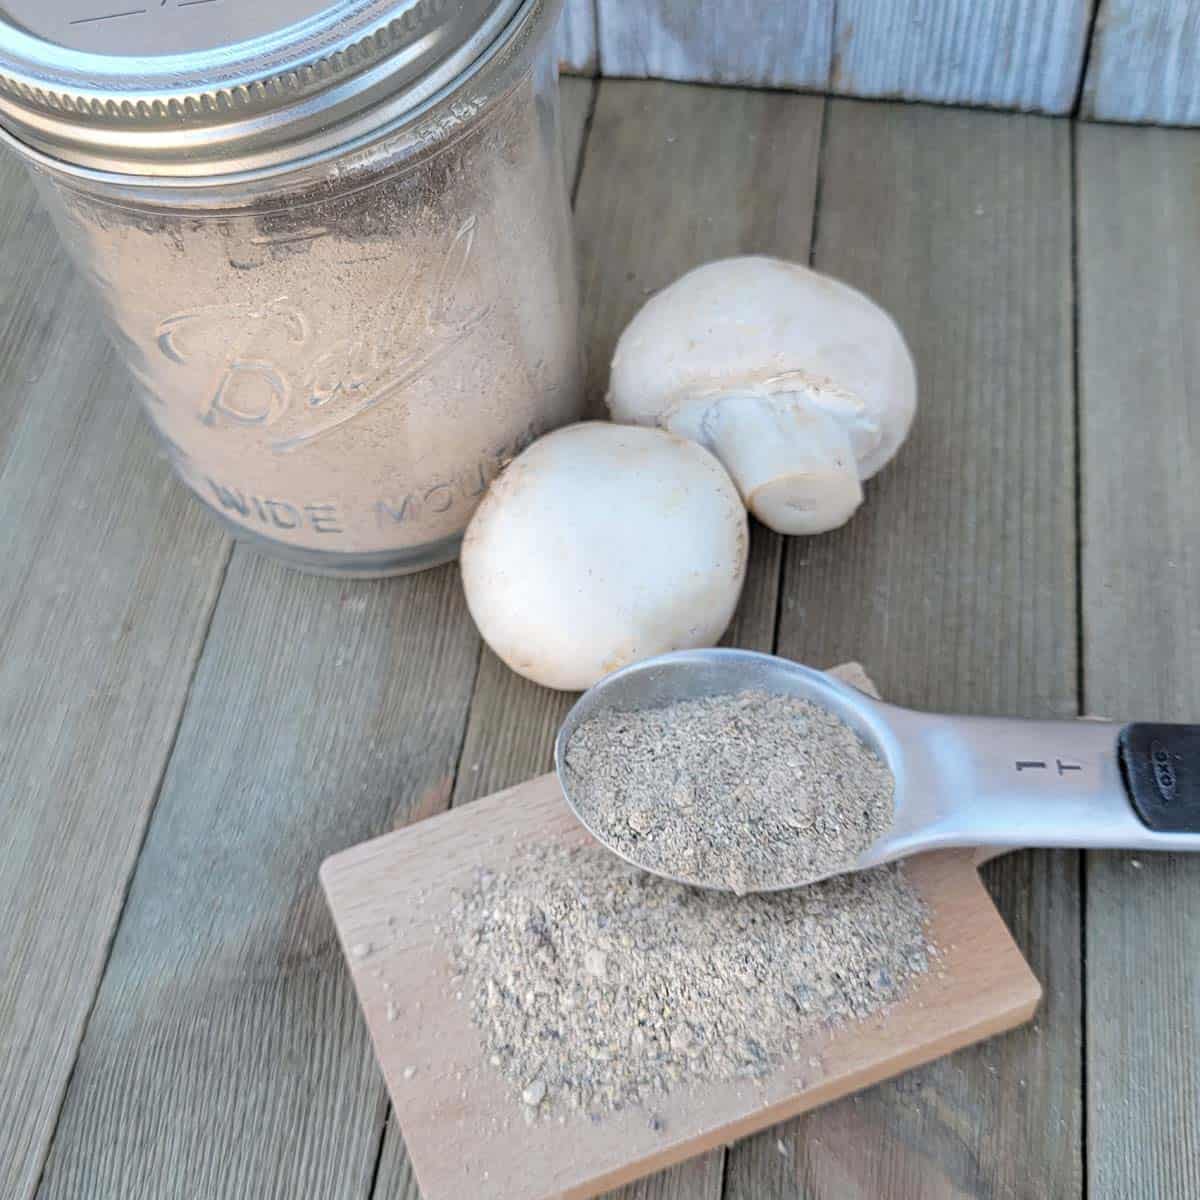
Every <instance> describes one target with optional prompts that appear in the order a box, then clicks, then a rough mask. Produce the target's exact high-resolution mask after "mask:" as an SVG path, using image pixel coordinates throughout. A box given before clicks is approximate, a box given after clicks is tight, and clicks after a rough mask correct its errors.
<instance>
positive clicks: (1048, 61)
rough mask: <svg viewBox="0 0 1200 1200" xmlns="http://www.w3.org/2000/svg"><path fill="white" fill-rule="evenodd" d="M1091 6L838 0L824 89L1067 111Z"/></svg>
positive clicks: (1029, 0) (1048, 0)
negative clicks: (831, 51)
mask: <svg viewBox="0 0 1200 1200" xmlns="http://www.w3.org/2000/svg"><path fill="white" fill-rule="evenodd" d="M1090 17H1091V0H991V2H990V3H987V4H979V3H976V2H975V0H917V2H916V3H909V4H893V3H889V2H887V0H838V5H837V27H836V29H835V31H834V49H833V67H832V70H831V72H830V87H831V89H832V90H833V91H835V92H841V93H843V94H844V95H850V96H899V97H903V98H905V99H908V100H935V101H938V102H940V103H946V104H978V105H988V106H994V107H998V108H1019V109H1032V110H1035V111H1038V112H1048V113H1067V112H1070V111H1071V110H1072V108H1073V107H1074V105H1075V97H1076V95H1077V93H1078V91H1079V77H1080V73H1081V72H1082V70H1083V58H1084V51H1085V49H1086V46H1087V35H1088V25H1089V21H1090Z"/></svg>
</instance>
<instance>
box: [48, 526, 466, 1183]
mask: <svg viewBox="0 0 1200 1200" xmlns="http://www.w3.org/2000/svg"><path fill="white" fill-rule="evenodd" d="M477 655H478V640H477V637H476V635H475V632H474V629H473V627H472V626H471V623H470V619H469V617H468V616H467V613H466V608H465V604H464V603H463V600H462V596H461V592H460V589H459V586H458V579H457V575H456V573H455V571H454V570H453V569H452V568H444V569H442V570H439V571H434V572H429V573H426V574H424V575H420V576H414V577H411V578H408V579H404V580H397V581H394V582H391V583H374V584H368V583H358V584H351V583H343V582H339V581H337V580H325V579H312V578H305V577H303V576H299V575H296V574H294V573H291V572H288V571H286V570H284V569H282V568H281V567H279V566H277V565H276V564H273V563H270V562H267V561H266V560H263V559H260V558H258V557H256V556H255V555H254V554H252V553H250V552H248V551H247V550H245V549H244V548H241V547H239V548H238V549H237V550H235V552H234V556H233V560H232V562H231V564H230V567H229V573H228V576H227V578H226V581H225V586H224V588H223V589H222V592H221V597H220V600H219V602H218V604H217V609H216V612H215V614H214V617H213V624H212V630H211V632H210V635H209V640H208V644H207V647H206V650H205V653H204V655H203V657H202V659H201V662H200V666H199V668H198V671H197V674H196V680H195V683H194V686H193V690H192V695H191V698H190V700H189V703H188V707H187V709H186V711H185V713H184V717H183V721H182V723H181V726H180V731H179V738H178V741H177V744H176V747H175V752H174V754H173V755H172V757H171V763H170V767H169V769H168V772H167V776H166V780H165V782H164V785H163V792H162V797H161V799H160V800H159V803H158V807H157V810H156V812H155V814H154V819H153V821H152V822H151V825H150V829H149V832H148V834H147V837H146V844H145V847H144V849H143V851H142V855H141V858H140V859H139V861H138V866H137V871H136V873H135V875H134V879H133V885H132V888H131V891H130V895H129V900H128V903H127V905H126V909H125V914H124V917H123V918H122V921H121V925H120V928H119V931H118V934H117V938H116V942H115V944H114V947H113V952H112V957H111V959H110V962H109V965H108V969H107V971H106V972H105V975H104V981H103V983H102V985H101V988H100V992H99V996H98V997H97V1001H96V1006H95V1010H94V1011H93V1014H92V1018H91V1021H90V1023H89V1026H88V1031H87V1036H86V1037H85V1038H84V1041H83V1045H82V1047H81V1050H80V1054H79V1059H78V1063H77V1065H76V1069H75V1073H74V1075H73V1077H72V1079H71V1086H70V1088H69V1090H68V1093H67V1098H66V1102H65V1104H64V1107H63V1112H62V1117H61V1120H60V1123H59V1127H58V1131H57V1134H56V1136H55V1139H54V1145H53V1147H52V1150H51V1153H50V1157H49V1160H48V1162H47V1168H46V1175H45V1179H44V1185H43V1188H42V1191H41V1195H42V1196H44V1197H68V1196H69V1197H77V1196H80V1195H95V1196H106V1197H107V1196H113V1197H116V1196H120V1197H122V1200H138V1198H141V1197H145V1198H146V1200H150V1198H154V1200H162V1198H164V1197H170V1196H179V1197H181V1198H182V1197H191V1196H197V1195H200V1196H206V1197H214V1198H215V1197H225V1196H228V1197H242V1196H280V1197H283V1196H314V1195H315V1196H353V1195H359V1196H362V1195H366V1193H367V1190H368V1188H369V1184H370V1176H371V1171H372V1168H373V1165H374V1160H375V1151H376V1147H377V1145H378V1138H379V1130H380V1128H381V1126H382V1121H383V1116H384V1097H383V1089H382V1085H381V1083H380V1081H379V1078H378V1074H377V1071H376V1068H375V1064H374V1059H373V1056H372V1054H371V1049H370V1046H369V1044H368V1040H367V1037H366V1034H365V1031H364V1029H363V1027H362V1022H361V1020H360V1017H359V1013H358V1008H357V1004H356V1002H355V999H354V995H353V992H352V989H351V988H350V986H349V983H348V981H347V980H346V977H345V973H344V970H343V967H342V963H341V959H340V955H339V953H338V950H337V948H336V945H335V942H334V934H333V931H332V928H331V926H330V922H329V918H328V915H327V912H326V909H325V906H324V903H323V902H322V899H321V896H320V893H319V889H318V886H317V867H318V865H319V863H320V862H321V860H322V859H323V858H324V857H326V855H328V854H329V853H330V852H331V851H333V850H336V849H339V848H341V847H344V846H346V845H349V844H351V843H353V842H356V841H357V840H358V839H360V838H362V837H367V836H370V835H372V834H374V833H378V832H381V831H383V830H386V829H388V828H390V827H392V826H393V825H397V824H402V823H404V822H406V821H409V820H413V819H415V818H417V817H419V816H421V815H425V814H428V813H430V812H433V811H437V810H438V809H441V808H443V807H444V806H445V805H446V803H447V801H448V799H449V796H450V789H451V787H452V785H453V778H454V768H455V763H456V760H457V757H458V749H459V745H460V742H461V738H462V729H463V726H464V723H465V720H466V712H467V704H468V702H469V699H470V694H471V687H472V683H473V680H474V676H475V668H476V661H477Z"/></svg>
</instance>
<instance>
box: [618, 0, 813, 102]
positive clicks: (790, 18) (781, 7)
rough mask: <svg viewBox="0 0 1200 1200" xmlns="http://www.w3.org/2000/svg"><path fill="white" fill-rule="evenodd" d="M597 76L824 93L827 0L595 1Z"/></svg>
mask: <svg viewBox="0 0 1200 1200" xmlns="http://www.w3.org/2000/svg"><path fill="white" fill-rule="evenodd" d="M596 3H597V5H598V6H599V10H598V11H599V25H600V63H601V70H602V73H603V74H604V75H607V76H612V75H623V76H627V77H630V78H634V79H677V80H695V81H702V82H707V83H735V84H755V85H762V86H767V87H798V88H818V89H824V87H825V85H826V83H827V81H828V79H829V64H830V55H831V52H832V45H833V43H832V33H833V14H834V7H835V5H834V0H803V3H788V4H779V3H776V2H774V0H733V2H728V0H723V2H722V3H713V2H712V0H708V2H706V3H699V4H698V3H696V2H695V0H640V2H639V3H630V2H629V0H596Z"/></svg>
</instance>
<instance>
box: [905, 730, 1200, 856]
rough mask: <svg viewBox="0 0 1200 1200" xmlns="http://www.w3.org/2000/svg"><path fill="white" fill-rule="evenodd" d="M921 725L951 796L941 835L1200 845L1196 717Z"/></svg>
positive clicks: (997, 841) (999, 841)
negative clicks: (1170, 721) (1175, 721)
mask: <svg viewBox="0 0 1200 1200" xmlns="http://www.w3.org/2000/svg"><path fill="white" fill-rule="evenodd" d="M922 732H923V735H924V736H923V737H922V739H921V740H922V741H923V742H924V748H925V752H926V753H925V758H926V763H927V764H928V766H929V768H930V770H931V772H932V774H933V775H934V776H940V778H941V782H942V783H943V784H944V785H946V786H947V787H948V789H949V790H948V794H949V795H951V796H953V797H955V799H954V800H953V801H951V803H950V805H949V808H948V809H947V810H946V811H944V812H943V814H942V816H941V818H940V819H939V820H938V821H937V822H936V833H937V840H939V841H945V842H947V843H956V844H974V845H980V846H998V847H1017V846H1065V847H1071V846H1074V847H1095V848H1108V849H1130V850H1133V849H1139V850H1200V725H1165V724H1152V723H1144V722H1138V723H1134V724H1129V725H1118V724H1113V723H1110V722H1106V721H1021V720H1007V719H1001V718H986V717H954V718H950V719H948V720H946V721H945V722H944V723H939V722H937V720H936V718H935V720H934V723H932V724H928V725H925V727H924V729H923V731H922ZM914 782H916V781H915V780H914ZM943 794H947V793H943Z"/></svg>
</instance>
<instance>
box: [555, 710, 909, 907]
mask: <svg viewBox="0 0 1200 1200" xmlns="http://www.w3.org/2000/svg"><path fill="white" fill-rule="evenodd" d="M566 769H567V772H568V782H569V786H570V790H571V797H572V799H573V800H574V802H575V804H576V807H577V808H578V810H579V813H580V815H581V816H582V817H583V819H584V820H585V821H586V822H587V824H588V826H589V827H590V828H591V829H592V830H593V831H594V832H595V833H597V834H598V835H599V836H600V838H601V839H602V840H603V841H605V842H607V843H608V844H609V845H610V846H612V847H613V848H614V849H616V850H618V851H619V852H620V853H621V854H623V855H625V856H626V857H627V858H629V859H630V860H631V861H632V862H635V863H638V864H639V865H640V866H643V867H645V868H647V869H648V870H651V871H659V872H662V873H663V874H666V875H670V876H673V877H674V878H676V879H682V880H685V881H687V882H688V883H696V884H703V885H708V886H712V887H722V888H728V889H730V890H732V891H735V892H738V893H744V892H750V891H758V890H762V889H769V888H774V887H787V886H790V885H794V884H796V883H799V882H803V881H805V880H811V879H821V878H823V877H824V876H826V875H830V874H834V873H836V872H838V871H843V870H846V869H847V868H849V867H851V866H853V864H854V862H855V861H856V860H857V858H858V857H859V855H860V854H862V852H863V851H864V850H866V849H867V848H868V847H869V846H870V845H871V844H872V843H873V842H875V841H876V840H877V839H878V838H879V837H881V836H882V835H883V834H885V833H887V831H888V830H889V829H890V828H891V825H892V816H893V800H892V797H893V791H894V780H893V779H892V774H891V772H890V771H889V770H888V768H887V766H886V764H885V763H883V762H882V761H881V760H880V758H879V756H878V755H877V754H876V753H875V752H874V750H872V749H871V748H870V747H869V746H867V745H866V744H865V743H864V742H863V741H862V740H861V739H860V738H859V737H858V735H857V734H856V733H855V732H854V730H852V729H851V728H850V727H849V726H848V725H847V724H846V723H845V722H844V721H843V720H842V719H841V718H840V717H838V716H836V715H835V714H834V713H832V712H830V711H829V710H828V709H825V708H821V707H820V706H818V705H815V704H812V703H810V702H808V701H807V700H802V699H800V698H799V697H796V696H785V695H779V694H775V693H768V692H762V691H745V692H738V693H730V694H727V695H719V696H709V697H706V698H703V699H696V700H683V701H679V702H677V703H674V704H669V705H665V706H663V707H659V708H647V709H639V710H635V711H633V712H618V711H616V710H608V711H604V712H600V713H598V714H597V715H596V716H594V717H592V718H590V719H589V720H587V721H585V722H583V723H582V724H581V725H580V726H579V728H578V729H577V730H575V732H574V734H573V736H572V737H571V740H570V742H569V743H568V745H567V753H566Z"/></svg>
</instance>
